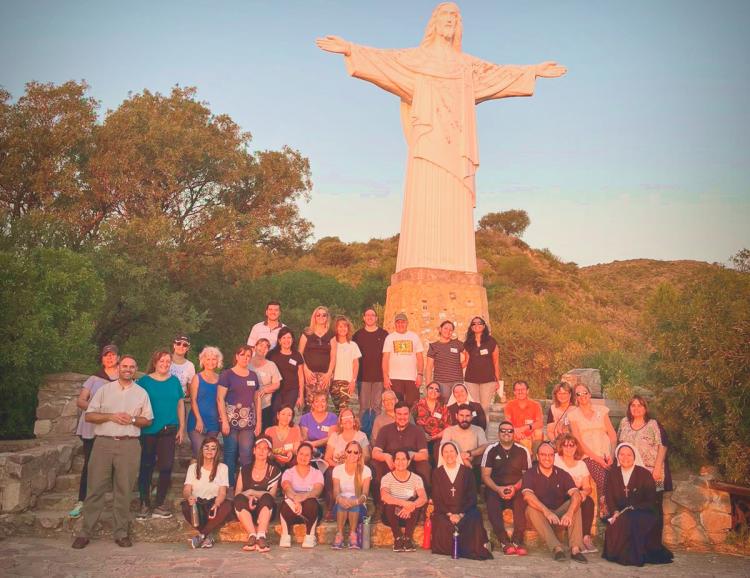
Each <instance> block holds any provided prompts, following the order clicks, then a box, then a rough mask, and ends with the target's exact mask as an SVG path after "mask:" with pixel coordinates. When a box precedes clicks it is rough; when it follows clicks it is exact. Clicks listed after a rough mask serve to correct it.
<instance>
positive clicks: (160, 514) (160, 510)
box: [151, 506, 172, 519]
mask: <svg viewBox="0 0 750 578" xmlns="http://www.w3.org/2000/svg"><path fill="white" fill-rule="evenodd" d="M151 517H152V518H163V519H166V518H171V517H172V512H170V511H169V510H167V509H166V508H165V507H164V506H156V507H155V508H154V509H153V510H152V511H151Z"/></svg>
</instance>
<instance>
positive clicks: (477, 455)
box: [438, 403, 487, 485]
mask: <svg viewBox="0 0 750 578" xmlns="http://www.w3.org/2000/svg"><path fill="white" fill-rule="evenodd" d="M472 417H473V416H472V414H471V406H469V405H468V404H465V403H464V404H461V405H459V406H458V411H457V412H456V420H457V423H456V425H453V426H451V427H448V428H445V430H443V438H442V442H441V445H442V444H444V443H445V442H449V441H452V442H455V443H457V444H458V447H459V448H461V456H460V457H461V461H462V462H463V464H464V465H465V466H466V467H467V468H474V474H475V475H476V476H477V485H479V483H478V482H479V464H480V463H481V460H482V454H483V453H484V450H485V448H486V447H487V436H486V435H485V433H484V430H483V429H482V428H481V427H479V426H476V425H472V424H471V420H472ZM442 465H443V462H442V452H441V456H440V461H439V462H438V467H439V466H442Z"/></svg>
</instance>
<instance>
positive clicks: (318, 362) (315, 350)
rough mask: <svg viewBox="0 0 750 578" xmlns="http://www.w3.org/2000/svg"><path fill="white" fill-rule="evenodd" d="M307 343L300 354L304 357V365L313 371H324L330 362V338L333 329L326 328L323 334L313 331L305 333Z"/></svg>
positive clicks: (331, 337)
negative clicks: (319, 334)
mask: <svg viewBox="0 0 750 578" xmlns="http://www.w3.org/2000/svg"><path fill="white" fill-rule="evenodd" d="M305 337H306V338H307V343H306V344H305V352H304V353H303V354H302V355H303V356H304V358H305V365H307V367H308V369H309V370H310V371H313V372H315V373H325V372H326V371H328V366H329V365H330V363H331V339H333V337H334V335H333V331H331V330H328V331H327V332H326V333H325V334H324V335H323V336H318V335H316V334H315V333H310V334H308V333H305Z"/></svg>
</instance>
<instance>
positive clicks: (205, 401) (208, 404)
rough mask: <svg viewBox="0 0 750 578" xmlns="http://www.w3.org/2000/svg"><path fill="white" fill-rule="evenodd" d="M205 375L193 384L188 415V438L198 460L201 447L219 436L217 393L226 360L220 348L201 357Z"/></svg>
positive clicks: (199, 374) (200, 375)
mask: <svg viewBox="0 0 750 578" xmlns="http://www.w3.org/2000/svg"><path fill="white" fill-rule="evenodd" d="M198 362H199V363H200V366H201V372H200V373H198V374H196V375H194V376H193V379H192V380H191V381H190V390H189V391H190V407H191V409H192V410H193V411H191V412H190V415H188V422H187V423H188V426H187V429H188V436H190V444H191V446H192V448H193V457H194V458H195V459H196V460H197V459H198V456H199V455H200V449H201V444H202V443H203V440H204V439H206V438H207V437H210V438H218V437H219V429H220V428H219V406H218V405H216V390H217V388H218V383H219V374H218V373H216V370H220V369H221V368H222V366H223V365H224V357H223V356H222V354H221V351H219V350H218V349H217V348H216V347H210V346H209V347H204V348H203V351H201V353H200V355H199V356H198Z"/></svg>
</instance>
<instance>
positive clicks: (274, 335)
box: [247, 321, 285, 351]
mask: <svg viewBox="0 0 750 578" xmlns="http://www.w3.org/2000/svg"><path fill="white" fill-rule="evenodd" d="M282 327H285V325H284V324H283V323H280V324H279V326H278V327H275V328H274V329H271V328H270V327H268V325H266V322H265V321H261V322H260V323H256V324H255V325H253V328H252V329H251V330H250V335H248V336H247V344H248V345H250V346H251V347H255V344H256V343H257V342H258V339H260V338H261V337H265V338H266V339H268V341H269V342H270V343H271V347H269V348H268V350H269V351H270V350H271V349H273V348H274V347H276V342H277V341H278V340H279V331H281V328H282Z"/></svg>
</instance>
